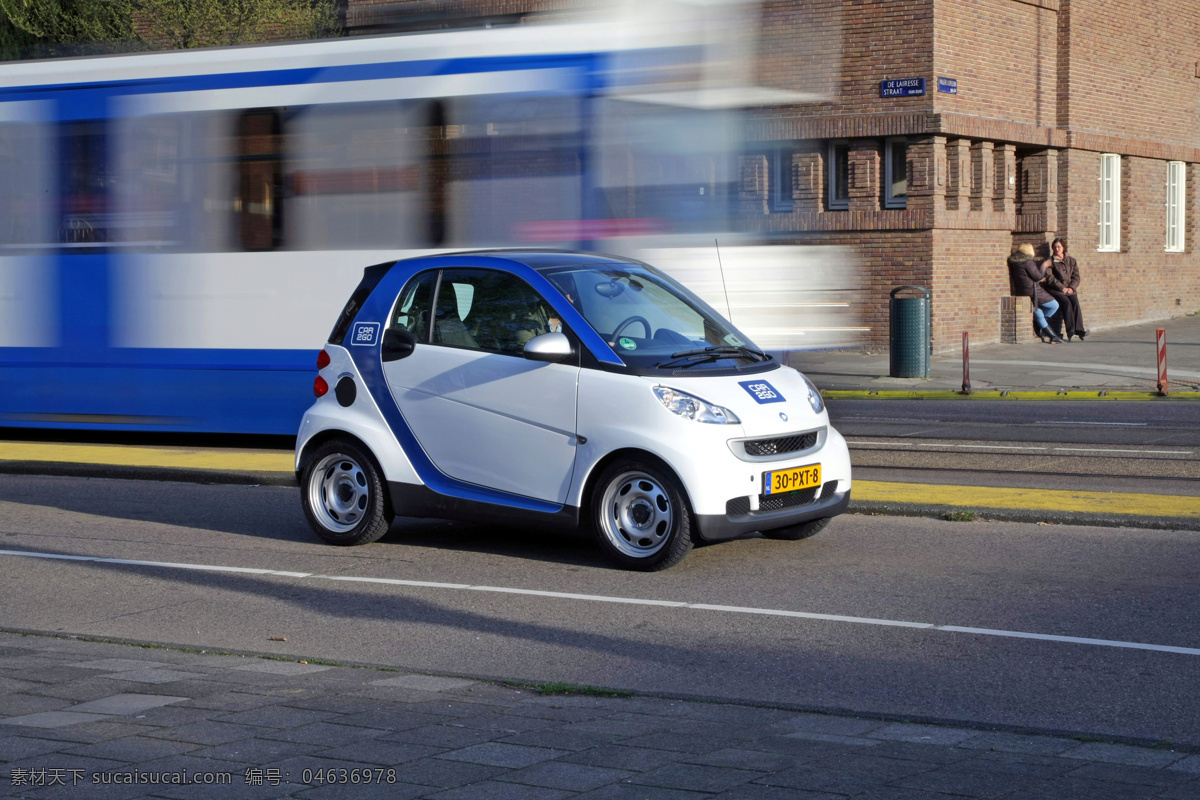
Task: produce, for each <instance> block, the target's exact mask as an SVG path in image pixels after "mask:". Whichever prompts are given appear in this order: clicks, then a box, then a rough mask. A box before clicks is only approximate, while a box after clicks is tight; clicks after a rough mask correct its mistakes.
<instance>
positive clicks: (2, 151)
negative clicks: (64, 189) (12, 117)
mask: <svg viewBox="0 0 1200 800" xmlns="http://www.w3.org/2000/svg"><path fill="white" fill-rule="evenodd" d="M53 144H54V143H53V137H52V136H51V134H50V130H49V125H47V124H41V123H34V122H11V123H5V124H3V125H0V245H6V246H10V247H11V246H22V245H39V244H44V243H46V242H47V241H48V240H50V239H51V236H50V230H49V228H50V224H49V223H50V219H51V216H52V214H53V209H52V208H51V206H50V203H51V200H50V198H52V197H53V196H54V194H53V192H51V191H50V187H49V185H48V184H49V181H50V175H51V174H52V171H51V168H50V167H51V164H52V161H53Z"/></svg>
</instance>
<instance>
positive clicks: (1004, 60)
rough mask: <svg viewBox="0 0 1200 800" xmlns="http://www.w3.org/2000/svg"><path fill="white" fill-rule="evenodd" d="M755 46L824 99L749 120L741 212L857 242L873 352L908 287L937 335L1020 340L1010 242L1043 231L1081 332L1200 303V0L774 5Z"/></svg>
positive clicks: (796, 232)
mask: <svg viewBox="0 0 1200 800" xmlns="http://www.w3.org/2000/svg"><path fill="white" fill-rule="evenodd" d="M760 51H761V56H760V60H759V74H760V80H761V82H762V83H764V84H766V85H769V86H774V87H778V88H785V89H791V90H795V91H803V92H818V93H821V94H823V95H824V101H823V102H817V103H811V104H805V105H799V106H792V107H787V108H776V109H770V110H769V111H762V112H760V113H758V114H754V115H752V120H751V121H750V137H751V138H752V139H754V140H757V141H759V142H761V143H762V144H761V146H760V147H759V150H760V151H761V152H760V154H759V155H757V156H755V157H754V158H753V159H750V160H749V161H748V162H744V163H743V179H744V180H743V209H744V211H745V213H746V217H745V221H746V224H747V225H749V226H751V227H756V228H759V229H761V230H765V231H771V232H774V233H775V235H776V236H777V237H778V238H779V239H781V240H786V241H792V242H798V243H821V244H829V243H840V244H851V245H854V246H856V247H857V248H858V250H859V253H860V255H861V258H862V260H863V263H864V265H865V267H866V270H865V274H866V276H867V277H866V280H867V282H868V286H866V287H865V288H864V292H863V296H864V302H865V303H866V306H867V307H866V309H865V311H866V314H865V322H866V324H867V325H869V326H870V327H871V334H870V336H869V341H868V345H869V346H871V347H872V348H876V349H879V348H886V347H887V307H888V306H887V297H888V292H889V290H890V289H891V288H893V287H895V286H898V285H901V284H910V283H911V284H920V285H923V286H927V287H929V288H930V289H932V291H933V295H934V301H933V315H934V321H933V329H934V340H935V347H936V348H937V349H940V350H946V349H951V348H953V347H956V346H957V345H958V342H959V339H960V332H961V331H964V330H966V331H970V333H971V337H972V340H973V341H976V342H995V341H1012V340H1026V339H1032V338H1033V335H1032V327H1031V325H1030V322H1029V317H1030V315H1029V303H1028V300H1026V299H1025V298H1013V297H1011V296H1010V294H1011V290H1010V286H1009V278H1008V274H1007V269H1006V267H1005V258H1006V256H1007V255H1008V254H1009V253H1010V252H1011V250H1012V248H1013V247H1014V246H1015V245H1016V244H1018V243H1020V242H1025V241H1029V242H1035V243H1040V242H1048V241H1050V240H1051V239H1053V238H1054V237H1055V236H1059V237H1062V238H1063V239H1065V240H1066V241H1067V244H1068V247H1069V251H1070V253H1071V254H1072V255H1074V256H1075V257H1076V258H1077V259H1078V261H1079V264H1080V269H1081V272H1082V275H1083V283H1082V285H1081V287H1080V296H1081V298H1082V300H1083V308H1084V316H1085V320H1086V322H1087V324H1088V327H1089V328H1106V327H1112V326H1116V325H1125V324H1130V323H1134V322H1139V321H1144V320H1152V319H1161V318H1165V317H1170V316H1177V315H1180V314H1185V313H1188V312H1193V311H1196V310H1197V309H1200V255H1198V251H1197V247H1196V237H1197V235H1200V227H1198V225H1197V213H1198V207H1200V202H1198V201H1200V196H1198V193H1197V184H1198V180H1197V178H1198V177H1200V175H1198V173H1197V169H1198V168H1200V164H1198V163H1197V162H1200V61H1198V59H1200V2H1197V0H1152V1H1151V2H1132V0H1124V1H1123V2H1114V1H1113V0H894V1H893V2H879V1H878V0H842V1H838V0H773V1H772V2H768V3H766V4H765V5H764V10H763V27H762V32H761V39H760ZM911 79H923V82H924V88H925V93H924V94H915V95H909V96H904V93H905V84H914V83H915V84H917V85H916V86H915V87H912V88H915V89H918V90H919V88H920V86H919V84H920V82H921V81H920V80H917V81H912V80H911ZM889 80H894V81H900V82H902V83H899V84H897V85H895V86H889V87H888V90H887V91H885V88H884V86H883V83H882V82H884V81H889ZM884 94H888V95H891V96H883V95H884Z"/></svg>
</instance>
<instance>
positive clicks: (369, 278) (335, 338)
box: [329, 261, 396, 345]
mask: <svg viewBox="0 0 1200 800" xmlns="http://www.w3.org/2000/svg"><path fill="white" fill-rule="evenodd" d="M395 263H396V262H395V261H389V262H387V263H386V264H376V265H375V266H373V267H367V268H366V269H364V270H363V277H362V280H361V281H359V283H358V288H357V289H355V290H354V294H352V295H350V299H349V300H347V301H346V307H345V308H343V309H342V314H341V316H339V317H338V321H337V324H336V325H334V326H333V333H331V334H329V343H330V344H336V345H340V344H341V343H342V340H344V339H345V338H346V331H348V330H350V323H351V322H353V321H354V318H355V317H356V316H358V310H359V309H360V308H362V307H363V303H365V302H367V298H368V297H370V296H371V292H373V291H375V287H376V286H378V285H379V282H380V281H381V280H383V276H384V275H386V274H387V271H388V270H389V269H391V268H392V265H393V264H395Z"/></svg>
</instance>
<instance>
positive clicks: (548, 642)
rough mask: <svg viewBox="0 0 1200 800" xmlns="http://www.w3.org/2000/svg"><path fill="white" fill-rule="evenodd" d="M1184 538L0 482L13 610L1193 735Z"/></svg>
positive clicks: (496, 669) (923, 711) (299, 652)
mask: <svg viewBox="0 0 1200 800" xmlns="http://www.w3.org/2000/svg"><path fill="white" fill-rule="evenodd" d="M1195 546H1196V534H1195V533H1187V532H1178V531H1143V530H1131V529H1103V528H1086V527H1076V526H1048V525H1046V526H1038V525H1028V524H1017V523H996V522H972V523H955V522H945V521H940V520H931V519H919V518H897V517H874V516H865V515H848V516H845V517H842V518H840V519H838V520H836V521H835V522H834V523H833V524H832V525H831V526H830V527H829V528H828V529H826V531H825V532H823V533H822V534H821V535H819V536H817V537H815V538H813V539H811V540H808V541H803V542H794V543H791V542H776V541H768V540H765V539H758V538H754V539H748V540H742V541H737V542H731V543H727V544H722V545H718V546H712V547H706V548H702V549H699V550H697V551H695V552H693V553H692V555H691V556H689V557H688V559H686V560H685V561H684V562H683V563H682V564H681V565H679V566H678V567H676V568H674V569H672V570H669V571H667V572H665V573H658V574H650V575H646V574H639V573H628V572H622V571H619V570H615V569H612V568H610V566H609V565H608V564H607V563H606V562H605V561H604V560H603V558H602V557H601V555H600V553H599V551H598V550H597V549H596V547H595V546H594V545H593V544H592V543H591V542H590V541H589V540H587V539H581V538H571V537H563V536H553V535H542V534H532V533H528V532H523V531H518V530H509V529H499V528H495V527H490V526H480V525H466V524H449V523H436V522H427V521H425V522H422V521H413V520H404V521H399V522H397V524H396V525H395V526H394V528H393V531H392V533H391V534H389V536H388V537H386V538H385V539H384V540H383V541H382V542H380V543H378V544H376V545H371V546H368V547H363V548H355V549H345V550H343V549H335V548H331V547H328V546H324V545H321V544H319V543H318V542H317V541H316V540H315V538H314V537H313V535H312V534H311V533H310V532H309V531H308V529H307V527H306V525H305V522H304V519H303V517H302V515H301V512H300V507H299V497H298V490H296V489H291V488H282V487H266V486H262V487H248V486H204V485H195V484H177V483H160V482H133V481H119V480H104V479H79V478H65V477H28V476H6V477H5V478H4V479H3V481H2V482H0V548H2V549H3V550H4V551H6V553H5V554H0V609H2V624H3V626H4V627H6V628H9V629H37V630H45V631H62V632H71V633H79V634H91V635H97V636H109V637H120V638H125V639H133V640H139V641H150V642H162V643H171V644H181V645H189V646H194V647H200V648H208V649H235V650H245V651H255V652H273V653H279V654H287V655H293V656H296V657H301V658H304V657H307V658H324V659H331V660H337V661H347V662H365V663H372V664H382V665H392V666H396V667H403V668H406V669H415V670H427V671H431V672H437V673H442V674H462V675H471V676H490V677H501V678H518V679H524V680H539V681H541V680H565V681H572V682H576V683H588V684H598V685H604V686H611V687H622V688H630V689H635V690H640V691H647V692H659V693H668V694H674V695H685V696H700V697H707V698H723V699H730V700H735V699H736V700H741V701H749V702H757V703H765V704H784V705H789V706H803V707H817V708H825V709H837V710H846V711H853V712H860V713H880V714H889V715H894V716H897V717H901V718H907V719H937V720H945V721H957V722H968V723H988V724H1000V725H1009V726H1017V727H1020V728H1025V729H1039V730H1053V731H1060V732H1062V731H1069V732H1083V733H1094V734H1103V735H1113V736H1131V737H1140V738H1146V739H1154V740H1171V741H1174V742H1175V743H1177V744H1189V745H1192V746H1200V696H1198V695H1197V693H1196V692H1195V686H1196V685H1197V681H1198V680H1200V636H1198V635H1197V631H1198V630H1200V625H1198V623H1200V619H1198V617H1200V611H1198V610H1200V603H1198V602H1197V600H1198V599H1200V565H1198V562H1197V560H1196V559H1195ZM12 552H36V553H40V554H58V555H67V556H88V557H99V558H108V559H126V560H140V561H149V562H156V565H139V564H128V563H113V562H111V561H110V562H97V561H73V560H59V559H44V558H30V557H24V556H18V555H13V554H11V553H12ZM180 565H207V566H219V567H227V568H239V569H249V570H255V569H257V570H268V571H274V572H271V573H256V572H252V571H241V572H231V571H212V570H203V571H202V570H197V569H190V568H183V567H181V566H180ZM278 571H288V572H292V573H295V574H292V575H281V574H278ZM364 579H365V580H364ZM381 581H391V582H390V583H389V582H381ZM397 581H403V582H405V583H397ZM510 590H516V591H515V592H514V591H510ZM538 592H541V593H542V594H537V593H538ZM547 592H549V593H564V594H571V595H572V596H570V597H566V596H561V594H560V595H555V594H545V593H547ZM614 600H624V601H630V600H632V601H636V602H614ZM806 615H808V616H806ZM811 615H825V616H817V617H814V616H811ZM916 626H920V627H916ZM930 626H939V627H930ZM955 627H958V628H970V629H973V630H971V631H964V630H955V629H953V628H955ZM1025 634H1034V635H1042V636H1050V637H1068V638H1065V639H1064V638H1058V639H1055V638H1049V639H1046V638H1042V639H1038V638H1024V635H1025ZM276 638H286V641H276V640H275V639H276ZM1084 640H1098V641H1084ZM1131 643H1132V644H1148V645H1152V646H1157V647H1158V648H1159V649H1148V650H1147V649H1134V648H1130V647H1129V646H1128V645H1129V644H1131ZM1170 648H1183V649H1182V650H1176V651H1171V649H1170Z"/></svg>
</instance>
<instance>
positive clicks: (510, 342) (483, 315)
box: [433, 269, 554, 356]
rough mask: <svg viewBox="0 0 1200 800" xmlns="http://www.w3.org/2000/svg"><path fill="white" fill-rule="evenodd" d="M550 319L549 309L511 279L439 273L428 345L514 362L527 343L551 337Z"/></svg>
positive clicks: (472, 272) (477, 272) (485, 273)
mask: <svg viewBox="0 0 1200 800" xmlns="http://www.w3.org/2000/svg"><path fill="white" fill-rule="evenodd" d="M553 316H554V315H553V312H552V311H551V308H550V305H549V303H547V302H546V301H545V300H544V299H543V298H542V296H541V295H540V294H538V293H537V292H536V291H535V290H534V289H533V287H532V286H530V285H529V284H527V283H526V282H525V281H523V280H521V279H520V278H518V277H516V276H515V275H510V274H508V273H506V272H499V271H496V270H486V269H448V270H443V271H442V283H441V288H440V289H439V290H438V296H437V306H436V309H435V313H434V321H433V343H434V344H444V345H449V346H451V347H467V348H471V349H474V350H486V351H488V352H492V353H504V354H507V355H518V356H519V355H521V352H522V350H523V348H524V347H525V343H526V342H528V341H529V340H530V339H532V338H533V337H534V336H538V335H539V334H543V333H548V332H550V330H551V329H552V324H553Z"/></svg>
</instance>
